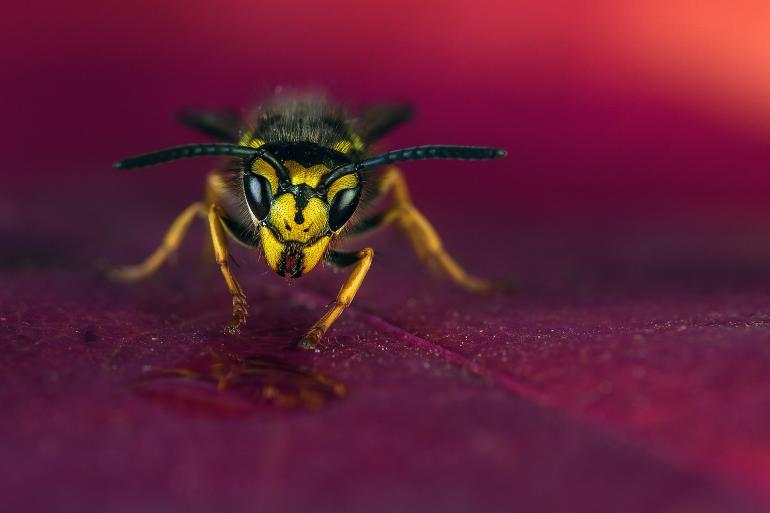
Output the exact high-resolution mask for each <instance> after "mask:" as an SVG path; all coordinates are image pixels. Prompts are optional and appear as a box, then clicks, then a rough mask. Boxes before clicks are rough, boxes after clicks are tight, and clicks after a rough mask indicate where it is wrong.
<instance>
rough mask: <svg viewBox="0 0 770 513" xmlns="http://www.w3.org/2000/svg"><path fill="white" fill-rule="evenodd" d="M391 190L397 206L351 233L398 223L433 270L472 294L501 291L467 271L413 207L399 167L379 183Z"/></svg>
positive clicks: (383, 191)
mask: <svg viewBox="0 0 770 513" xmlns="http://www.w3.org/2000/svg"><path fill="white" fill-rule="evenodd" d="M389 191H392V193H393V206H392V207H391V208H390V209H388V210H386V211H385V212H383V213H381V214H378V215H375V216H373V217H370V218H368V219H364V220H362V221H361V222H360V223H359V224H358V225H356V226H354V227H352V228H351V232H349V233H351V234H356V233H364V232H367V231H369V230H373V229H375V228H378V227H381V226H385V225H387V224H389V223H391V222H393V221H395V222H396V223H397V224H398V225H399V227H400V228H401V229H402V230H403V231H404V233H406V235H407V237H409V240H410V241H411V243H412V246H413V247H414V250H415V252H416V253H417V256H418V257H419V258H420V260H422V261H423V262H424V263H425V264H426V265H428V266H429V267H430V268H432V269H435V270H437V271H439V272H440V273H442V274H444V275H446V276H448V277H449V278H451V279H452V281H454V282H455V283H457V284H458V285H460V286H461V287H463V288H465V289H467V290H470V291H472V292H491V291H493V290H496V289H498V288H499V284H497V283H496V282H494V281H491V280H485V279H482V278H477V277H475V276H472V275H470V274H468V273H467V272H465V270H464V269H463V268H462V267H460V264H458V263H457V262H456V261H455V259H454V258H452V257H451V256H450V255H449V254H448V253H447V252H446V250H444V245H443V244H442V242H441V238H440V237H439V236H438V234H437V233H436V230H435V229H434V228H433V226H432V225H431V224H430V222H429V221H428V220H427V219H426V218H425V216H423V215H422V214H421V213H420V211H419V210H417V209H416V208H415V206H414V205H413V204H412V200H411V198H410V196H409V189H408V188H407V185H406V181H405V180H404V177H403V175H402V174H401V171H399V170H398V169H397V168H395V167H391V168H389V169H387V170H386V171H385V173H384V174H383V176H382V179H381V180H380V183H379V193H380V194H381V195H384V194H386V193H387V192H389Z"/></svg>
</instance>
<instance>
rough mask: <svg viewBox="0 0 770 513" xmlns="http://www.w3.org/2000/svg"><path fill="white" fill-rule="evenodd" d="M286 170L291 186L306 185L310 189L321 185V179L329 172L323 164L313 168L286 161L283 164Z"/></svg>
mask: <svg viewBox="0 0 770 513" xmlns="http://www.w3.org/2000/svg"><path fill="white" fill-rule="evenodd" d="M284 166H286V169H288V170H289V177H290V178H291V183H292V184H293V185H300V184H303V183H304V184H306V185H309V186H310V187H318V184H319V183H321V178H323V176H324V175H325V174H326V173H328V172H329V171H331V170H330V169H329V168H328V167H326V166H324V165H323V164H316V165H315V166H310V167H303V166H302V165H301V164H299V163H297V162H294V161H293V160H287V161H286V162H285V163H284Z"/></svg>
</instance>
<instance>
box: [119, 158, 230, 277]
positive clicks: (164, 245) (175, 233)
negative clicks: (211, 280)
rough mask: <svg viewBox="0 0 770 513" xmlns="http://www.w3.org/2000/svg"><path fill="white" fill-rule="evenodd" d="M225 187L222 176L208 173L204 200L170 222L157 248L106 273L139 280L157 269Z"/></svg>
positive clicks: (177, 247)
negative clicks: (137, 260)
mask: <svg viewBox="0 0 770 513" xmlns="http://www.w3.org/2000/svg"><path fill="white" fill-rule="evenodd" d="M224 188H225V184H224V181H223V180H222V177H221V176H220V175H219V174H217V173H216V172H212V173H209V175H208V177H207V179H206V192H205V198H206V199H205V202H200V201H199V202H197V203H193V204H192V205H190V206H189V207H187V208H186V209H184V211H183V212H182V213H181V214H179V216H178V217H177V218H176V219H175V220H174V222H173V223H171V227H170V228H169V229H168V231H167V232H166V235H165V236H164V237H163V242H161V244H160V246H159V247H158V249H156V250H155V251H153V253H152V254H151V255H150V256H148V257H147V258H146V259H145V260H144V261H143V262H142V263H140V264H136V265H126V266H122V267H116V268H114V269H112V270H110V271H109V272H108V273H107V275H108V276H109V277H110V278H112V279H114V280H117V281H126V282H131V281H139V280H143V279H145V278H147V277H149V276H151V275H152V274H154V273H155V271H157V270H158V269H159V268H160V266H161V265H163V262H165V261H166V260H168V258H169V257H170V256H172V255H174V253H176V251H177V249H179V245H180V244H181V243H182V240H184V237H185V235H187V230H188V229H189V228H190V224H191V223H192V221H193V219H195V218H196V217H199V218H201V219H205V218H206V205H210V204H212V203H216V202H217V200H218V199H219V198H220V197H221V196H222V191H223V190H224ZM210 248H211V246H210V245H208V244H207V245H206V249H207V251H208V253H210V252H211V249H210Z"/></svg>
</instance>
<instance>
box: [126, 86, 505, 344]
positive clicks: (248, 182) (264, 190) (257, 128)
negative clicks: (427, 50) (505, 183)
mask: <svg viewBox="0 0 770 513" xmlns="http://www.w3.org/2000/svg"><path fill="white" fill-rule="evenodd" d="M411 113H412V110H411V108H409V107H408V106H405V105H380V106H372V107H369V108H366V109H364V110H362V112H360V113H359V115H358V116H355V117H352V116H350V115H349V114H347V113H346V112H345V111H344V110H343V109H342V108H340V107H338V106H336V105H334V104H332V103H331V102H329V101H327V100H325V99H323V98H321V97H290V98H276V99H274V100H272V101H271V102H268V103H267V104H266V105H264V106H263V107H262V108H261V109H258V110H257V111H256V113H255V115H254V116H252V122H251V123H250V124H249V123H242V122H241V121H240V119H239V118H238V116H236V115H234V114H232V113H229V112H218V111H211V112H205V111H204V112H191V113H187V114H185V115H184V116H183V117H182V121H184V122H185V123H186V124H188V125H190V126H192V127H194V128H197V129H199V130H200V131H202V132H203V133H205V134H207V135H209V136H211V137H213V138H215V139H218V140H220V141H226V142H219V143H209V144H188V145H183V146H176V147H172V148H167V149H162V150H159V151H155V152H152V153H147V154H143V155H138V156H135V157H130V158H127V159H125V160H121V161H118V162H116V163H115V165H114V166H115V167H116V168H118V169H134V168H140V167H145V166H152V165H156V164H162V163H165V162H169V161H173V160H180V159H188V158H196V157H209V156H224V157H229V158H230V159H231V161H230V163H229V166H227V167H226V168H223V169H221V170H214V171H212V172H211V173H210V174H209V175H208V178H207V180H206V189H205V195H204V200H203V201H199V202H196V203H193V204H192V205H190V206H189V207H187V208H186V209H185V210H184V211H183V212H182V213H181V214H180V215H179V216H178V217H177V218H176V220H174V222H173V223H172V225H171V227H170V228H169V230H168V232H167V233H166V235H165V237H164V239H163V242H162V243H161V245H160V247H158V248H157V249H156V250H155V251H154V252H153V253H152V254H151V255H150V256H149V257H148V258H147V259H146V260H144V261H143V262H142V263H140V264H137V265H132V266H125V267H118V268H115V269H113V270H112V271H111V275H112V277H114V278H116V279H119V280H123V281H136V280H141V279H143V278H146V277H147V276H149V275H151V274H152V273H154V272H155V271H156V270H157V269H158V268H159V267H160V266H161V264H163V262H164V261H165V260H166V259H167V258H168V257H169V255H171V254H173V253H174V252H175V251H176V250H177V248H178V247H179V245H180V243H181V242H182V239H183V238H184V236H185V234H186V232H187V229H188V228H189V226H190V224H191V222H192V221H193V220H194V219H195V218H203V219H207V220H208V224H209V228H210V234H211V240H212V244H213V248H214V256H215V258H216V262H217V264H218V265H219V268H220V270H221V272H222V275H223V277H224V279H225V282H226V283H227V288H228V290H229V291H230V294H231V296H232V302H233V314H232V319H231V321H230V322H229V323H228V324H227V326H226V331H227V332H229V333H237V332H238V331H239V327H240V326H241V325H242V324H243V323H244V322H245V321H246V316H247V301H246V294H245V293H244V291H243V289H242V288H241V286H240V284H239V283H238V280H237V279H236V278H235V276H234V274H233V272H232V270H231V268H230V258H229V253H228V237H229V238H232V239H233V240H235V241H237V242H239V243H241V244H243V245H245V246H247V247H249V248H252V249H259V248H261V251H262V253H263V254H264V257H265V260H266V261H267V264H268V265H269V266H270V267H271V268H272V269H273V270H274V271H275V272H277V273H278V274H279V275H280V276H282V277H285V278H299V277H301V276H303V275H305V274H307V273H308V272H310V271H311V270H312V269H313V268H314V267H315V266H316V264H318V262H319V261H321V260H322V259H323V260H324V261H325V262H327V263H328V264H330V265H332V266H335V267H350V266H352V271H351V272H350V274H349V275H348V277H347V279H346V280H345V282H344V283H343V285H342V287H341V289H340V291H339V293H338V295H337V298H336V300H335V301H334V303H333V304H332V305H331V307H330V308H329V309H328V310H327V312H326V313H325V314H324V315H323V316H322V317H321V318H320V319H319V320H318V322H316V323H315V324H314V325H313V326H312V327H311V328H310V330H309V331H308V332H307V334H306V335H305V336H304V338H303V339H302V340H301V342H300V346H302V347H305V348H312V347H315V346H316V345H317V343H318V342H319V340H320V339H321V337H322V336H323V335H324V333H326V331H327V330H328V329H329V327H330V326H331V325H332V323H334V321H335V320H336V319H337V318H338V317H339V316H340V314H341V313H342V312H343V310H345V308H346V307H347V306H349V305H350V303H351V301H353V298H354V296H355V295H356V292H357V291H358V289H359V287H360V286H361V283H362V281H363V279H364V277H365V276H366V273H367V272H368V271H369V268H370V266H371V264H372V259H373V258H374V250H373V249H372V248H369V247H366V248H364V249H361V250H359V251H353V252H348V251H339V250H336V249H334V247H335V243H336V242H338V241H339V240H341V239H342V238H343V237H348V236H352V235H363V234H365V233H367V232H369V231H371V230H374V229H375V228H378V227H383V226H385V225H388V224H391V223H395V224H396V225H398V226H399V227H400V228H401V229H402V230H403V231H404V233H405V234H406V235H407V236H408V238H409V240H410V241H411V243H412V245H413V247H414V249H415V252H416V253H417V255H418V256H419V258H420V259H421V260H422V261H423V262H425V263H426V264H427V265H429V266H430V267H431V268H433V269H435V270H438V271H439V272H440V273H442V274H444V275H446V276H447V277H449V278H450V279H451V280H453V281H454V282H455V283H457V284H458V285H460V286H462V287H463V288H465V289H467V290H469V291H472V292H487V291H492V290H495V289H497V288H498V287H497V283H496V282H493V281H490V280H485V279H481V278H477V277H475V276H472V275H470V274H468V273H467V272H466V271H465V270H464V269H463V268H462V267H461V266H460V265H459V264H458V263H457V262H456V261H455V260H454V259H453V258H452V257H451V256H450V255H449V254H448V253H447V252H446V251H445V250H444V247H443V245H442V242H441V239H440V238H439V236H438V234H437V233H436V231H435V230H434V228H433V227H432V226H431V224H430V223H429V222H428V220H427V219H426V218H425V217H424V216H423V215H422V214H421V213H420V211H419V210H417V208H415V206H414V204H413V203H412V200H411V198H410V194H409V190H408V188H407V185H406V182H405V180H404V177H403V175H402V173H401V171H400V170H399V169H398V168H397V167H395V166H393V164H394V163H396V162H403V161H409V160H427V159H459V160H483V159H495V158H500V157H504V156H505V155H506V153H505V152H504V151H503V150H500V149H497V148H490V147H475V146H447V145H431V146H415V147H410V148H404V149H400V150H394V151H389V152H386V153H381V154H378V155H374V156H371V155H370V154H369V152H368V149H369V148H370V146H371V145H372V143H374V142H376V141H377V140H379V139H380V138H382V137H383V136H384V135H385V134H387V133H388V132H389V131H390V130H392V129H393V128H395V127H396V126H398V125H400V124H401V123H403V122H405V121H407V120H408V119H409V118H410V117H411ZM387 194H390V195H391V196H392V204H391V206H390V207H388V208H386V209H384V210H382V211H380V212H378V213H368V212H367V210H369V206H370V205H371V204H372V203H374V201H373V200H376V199H378V198H379V197H382V196H385V195H387ZM362 198H365V199H366V200H367V201H362ZM362 204H363V205H366V206H365V207H362V208H361V209H360V210H361V211H363V212H360V211H359V205H362Z"/></svg>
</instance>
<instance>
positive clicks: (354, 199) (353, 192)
mask: <svg viewBox="0 0 770 513" xmlns="http://www.w3.org/2000/svg"><path fill="white" fill-rule="evenodd" d="M360 198H361V188H360V187H356V188H354V189H343V190H341V191H340V192H338V193H337V194H336V195H335V196H334V201H332V206H331V207H330V208H329V228H331V229H332V231H335V232H336V231H337V230H339V229H340V228H342V225H344V224H345V223H347V222H348V219H350V216H352V215H353V212H355V211H356V207H358V200H359V199H360Z"/></svg>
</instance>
